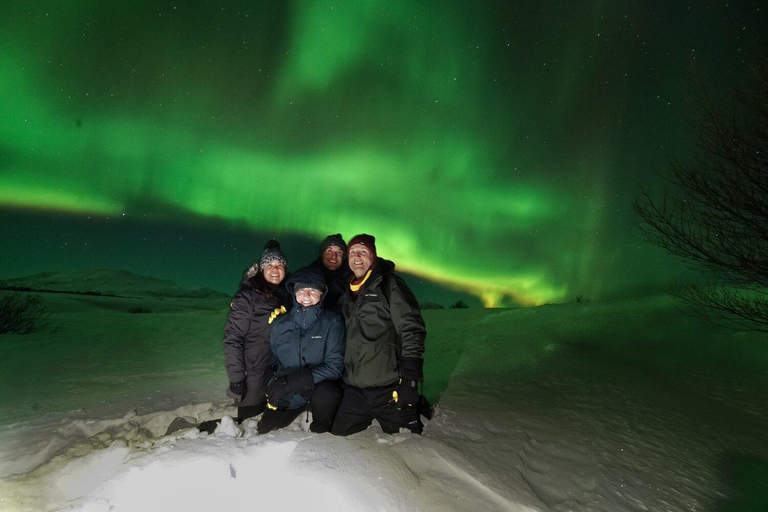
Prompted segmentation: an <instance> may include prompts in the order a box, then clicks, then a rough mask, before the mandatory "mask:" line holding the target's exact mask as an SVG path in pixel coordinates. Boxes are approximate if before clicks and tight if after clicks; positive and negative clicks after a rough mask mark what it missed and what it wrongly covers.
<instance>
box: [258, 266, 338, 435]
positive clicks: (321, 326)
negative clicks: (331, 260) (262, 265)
mask: <svg viewBox="0 0 768 512" xmlns="http://www.w3.org/2000/svg"><path fill="white" fill-rule="evenodd" d="M285 287H286V289H287V290H288V291H289V292H290V293H291V295H292V296H293V308H292V309H291V311H290V312H289V313H288V314H286V315H281V316H280V317H279V318H277V319H276V320H275V321H274V322H273V323H272V329H271V331H270V335H269V343H270V346H271V347H272V353H273V358H274V361H275V362H276V364H277V369H276V371H275V373H274V375H273V376H272V377H271V379H270V381H269V385H268V386H267V409H266V410H265V411H264V414H263V416H262V417H261V420H260V421H259V423H258V425H257V429H258V431H259V433H260V434H266V433H267V432H271V431H272V430H275V429H278V428H283V427H285V426H287V425H289V424H290V423H291V422H292V421H293V420H294V419H296V418H297V417H298V416H299V415H300V414H301V413H302V412H304V411H307V417H308V418H309V417H310V413H311V419H312V420H311V423H310V425H309V430H311V431H312V432H318V433H320V432H329V431H330V430H331V426H332V425H333V420H334V418H335V417H336V410H337V409H338V407H339V401H340V400H341V382H340V381H339V379H340V377H341V372H342V370H343V369H344V321H343V320H342V319H341V317H340V316H339V315H337V314H336V313H333V312H332V311H330V310H327V309H324V308H323V300H324V298H325V291H326V289H327V287H326V285H325V283H324V281H323V275H322V273H321V272H320V270H318V269H316V268H313V267H307V268H305V269H302V270H300V271H298V272H296V274H295V275H294V276H293V277H292V278H291V279H290V280H289V281H288V282H287V283H286V285H285Z"/></svg>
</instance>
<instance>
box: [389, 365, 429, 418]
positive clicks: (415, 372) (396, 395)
mask: <svg viewBox="0 0 768 512" xmlns="http://www.w3.org/2000/svg"><path fill="white" fill-rule="evenodd" d="M423 367H424V360H423V359H417V358H415V357H404V358H403V359H402V360H401V361H400V382H399V383H398V385H397V387H396V388H395V391H393V392H392V399H393V400H394V401H395V403H396V404H397V408H398V409H403V408H404V407H413V406H414V405H416V404H417V403H418V402H419V382H421V381H422V380H423V379H424V374H423V370H422V369H423Z"/></svg>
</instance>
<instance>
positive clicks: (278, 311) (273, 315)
mask: <svg viewBox="0 0 768 512" xmlns="http://www.w3.org/2000/svg"><path fill="white" fill-rule="evenodd" d="M287 312H288V310H286V309H285V306H280V308H279V309H278V308H275V310H274V311H273V312H272V313H271V314H270V315H269V320H268V321H267V323H268V324H272V321H273V320H274V319H275V318H277V317H278V316H279V315H282V314H283V313H287Z"/></svg>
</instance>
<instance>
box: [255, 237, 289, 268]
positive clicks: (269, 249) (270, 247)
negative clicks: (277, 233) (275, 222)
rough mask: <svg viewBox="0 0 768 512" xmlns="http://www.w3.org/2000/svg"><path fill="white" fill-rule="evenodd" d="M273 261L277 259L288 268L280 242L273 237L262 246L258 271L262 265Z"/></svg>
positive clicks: (264, 265)
mask: <svg viewBox="0 0 768 512" xmlns="http://www.w3.org/2000/svg"><path fill="white" fill-rule="evenodd" d="M273 261H279V262H280V263H282V264H283V266H284V267H285V268H288V260H286V259H285V254H284V253H283V250H282V249H280V243H279V242H278V241H277V240H275V239H274V238H273V239H272V240H270V241H269V242H267V243H266V245H265V246H264V252H263V253H261V258H260V259H259V272H261V271H263V270H264V267H266V266H267V265H269V264H270V263H272V262H273Z"/></svg>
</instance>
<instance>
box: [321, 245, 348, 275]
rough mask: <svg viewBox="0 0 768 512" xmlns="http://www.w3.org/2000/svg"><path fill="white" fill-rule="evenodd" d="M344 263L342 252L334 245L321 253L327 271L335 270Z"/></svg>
mask: <svg viewBox="0 0 768 512" xmlns="http://www.w3.org/2000/svg"><path fill="white" fill-rule="evenodd" d="M342 261H344V252H343V251H342V250H341V248H339V247H338V246H336V245H329V246H328V248H327V249H326V250H325V252H324V253H323V265H325V268H327V269H328V270H336V269H337V268H339V267H340V266H341V262H342Z"/></svg>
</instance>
